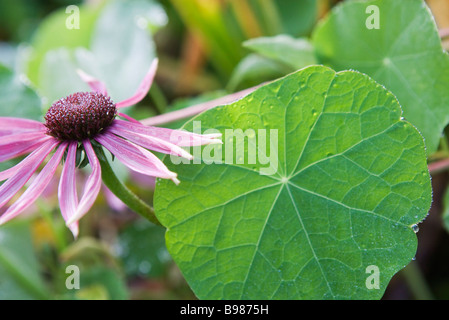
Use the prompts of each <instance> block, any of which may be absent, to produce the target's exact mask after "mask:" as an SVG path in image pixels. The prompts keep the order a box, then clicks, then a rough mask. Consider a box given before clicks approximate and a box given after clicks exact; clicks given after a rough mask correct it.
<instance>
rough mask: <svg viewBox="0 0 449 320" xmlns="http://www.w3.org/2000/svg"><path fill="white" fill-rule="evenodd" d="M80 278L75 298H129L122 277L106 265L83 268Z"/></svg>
mask: <svg viewBox="0 0 449 320" xmlns="http://www.w3.org/2000/svg"><path fill="white" fill-rule="evenodd" d="M80 280H81V283H80V290H78V291H76V292H75V297H76V298H77V299H82V300H84V299H86V300H126V299H128V298H129V293H128V290H127V288H126V284H125V281H124V279H123V277H122V276H121V275H119V274H117V273H116V272H115V271H113V270H111V269H109V268H107V267H104V266H97V267H92V268H88V269H86V270H84V269H83V270H81V277H80Z"/></svg>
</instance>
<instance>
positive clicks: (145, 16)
mask: <svg viewBox="0 0 449 320" xmlns="http://www.w3.org/2000/svg"><path fill="white" fill-rule="evenodd" d="M164 19H165V20H166V19H167V18H166V15H165V12H164V11H163V9H162V7H161V6H160V5H159V4H157V3H155V2H154V1H146V0H136V1H131V2H130V1H123V0H122V1H113V2H111V3H109V4H108V5H106V6H105V8H104V10H103V11H102V12H101V14H100V16H99V18H98V20H97V22H96V24H95V29H94V31H93V35H92V41H91V45H90V50H86V49H78V50H76V52H75V55H76V58H77V61H78V65H79V67H80V68H81V69H83V70H84V71H86V72H88V73H90V74H92V75H94V76H96V77H97V78H98V79H101V80H102V81H104V82H105V84H106V87H107V88H108V93H109V94H110V95H111V97H112V98H113V99H114V101H117V102H118V101H122V100H125V99H127V98H129V97H130V96H132V95H133V94H134V93H135V92H136V90H137V87H138V86H139V84H140V82H141V81H142V79H143V78H144V76H145V74H146V73H147V72H148V69H149V67H150V64H151V62H152V61H153V59H154V58H155V57H156V52H155V47H154V43H153V40H152V37H151V33H150V32H149V28H150V26H152V25H153V24H151V22H153V23H155V24H156V23H158V24H161V25H162V24H163V21H164ZM117 21H120V23H117Z"/></svg>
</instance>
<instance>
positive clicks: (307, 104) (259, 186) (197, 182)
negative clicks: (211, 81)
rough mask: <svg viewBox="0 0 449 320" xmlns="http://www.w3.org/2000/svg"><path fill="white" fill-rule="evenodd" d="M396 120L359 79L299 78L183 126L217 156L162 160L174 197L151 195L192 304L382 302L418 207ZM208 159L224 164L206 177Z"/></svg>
mask: <svg viewBox="0 0 449 320" xmlns="http://www.w3.org/2000/svg"><path fill="white" fill-rule="evenodd" d="M401 113H402V112H401V108H400V106H399V104H398V102H397V100H396V98H395V97H394V95H393V94H391V93H390V92H388V91H387V90H386V89H385V88H384V87H382V86H381V85H379V84H377V83H376V82H374V81H373V80H372V79H371V78H369V77H368V76H366V75H364V74H361V73H358V72H355V71H343V72H338V73H336V72H335V71H333V70H332V69H329V68H327V67H324V66H312V67H308V68H305V69H302V70H299V71H298V72H296V73H293V74H291V75H289V76H287V77H285V78H282V79H280V80H278V81H275V82H273V83H271V84H268V85H265V86H263V87H261V88H259V89H257V90H256V91H255V92H253V93H251V94H250V95H248V96H246V97H245V98H243V99H241V100H239V101H237V102H235V103H233V104H230V105H227V106H220V107H217V108H214V109H211V110H209V111H207V112H205V113H203V114H201V115H199V116H197V117H196V118H193V119H192V120H191V121H190V122H188V123H186V125H185V126H184V128H185V129H187V130H194V129H196V131H199V130H198V126H199V124H200V125H201V131H202V132H206V133H207V132H210V131H209V130H208V129H215V130H219V131H220V132H221V133H222V134H223V142H224V145H223V146H221V145H218V147H217V146H215V147H216V148H218V149H215V152H217V153H215V154H214V153H213V152H211V151H210V150H211V149H210V148H211V147H213V146H205V147H203V149H202V154H200V155H201V158H202V159H200V160H202V163H200V164H194V163H190V164H187V163H184V164H176V163H177V161H176V158H174V157H173V158H171V157H167V158H166V159H165V163H166V164H167V165H168V166H169V168H170V169H171V170H173V171H175V172H177V173H178V174H179V176H178V178H179V179H180V181H181V183H180V185H179V186H176V185H175V184H173V183H171V182H169V181H165V180H159V181H158V182H157V185H156V191H155V204H154V205H155V210H156V214H157V217H158V219H159V220H160V222H161V223H162V224H163V225H164V226H166V227H167V232H166V242H167V249H168V250H169V252H170V254H171V255H172V257H173V259H174V260H175V262H176V263H177V264H178V266H179V267H180V269H181V271H182V272H183V274H184V276H185V278H186V279H187V281H188V283H189V285H190V286H191V288H192V289H193V291H194V292H195V294H196V295H197V296H198V297H199V298H201V299H374V298H380V297H382V295H383V293H384V290H385V288H386V286H387V284H388V282H389V281H390V279H391V277H392V276H393V275H394V274H395V273H396V272H398V271H399V270H400V269H402V268H403V267H404V266H405V265H407V264H408V263H409V262H410V261H411V259H412V258H413V257H414V255H415V253H416V248H417V238H416V235H415V233H414V231H413V227H412V226H413V225H414V224H416V223H418V222H419V221H421V220H422V219H423V218H424V217H425V216H426V215H427V212H428V210H429V207H430V203H431V185H430V177H429V173H428V170H427V166H426V154H425V149H424V142H423V138H422V136H421V135H420V134H419V132H418V131H417V130H416V129H415V127H413V126H412V125H411V124H410V123H409V122H407V121H405V120H402V119H401ZM238 129H241V130H242V131H243V132H244V133H246V138H245V139H243V138H234V137H233V136H232V135H231V133H237V131H234V130H238ZM227 130H228V131H227ZM276 130H277V131H276ZM264 132H265V133H266V135H265V137H266V139H264V134H263V133H264ZM276 133H277V134H276ZM237 135H238V134H237ZM237 135H236V136H237ZM264 140H265V143H264ZM242 149H243V150H244V151H245V152H244V153H243V157H244V161H241V160H242V159H241V156H242V155H241V154H240V155H239V151H240V150H242ZM256 149H257V150H258V151H259V153H258V155H257V157H256V161H255V162H254V163H253V164H251V163H249V160H248V158H250V157H249V156H250V155H251V154H248V153H247V152H248V151H249V150H253V151H254V150H256ZM218 150H221V151H222V154H221V160H223V161H222V162H223V163H222V164H219V163H215V164H207V163H210V160H212V159H213V158H215V156H216V154H219V153H218ZM267 150H268V151H267ZM200 151H201V150H200ZM192 152H193V153H194V154H196V156H197V157H198V156H199V154H198V152H197V150H192ZM195 152H196V153H195ZM230 152H232V154H231V155H232V160H231V156H229V155H230ZM208 155H210V156H208ZM226 157H228V158H226ZM234 158H235V159H234ZM265 158H269V159H270V161H269V162H267V161H266V160H267V159H265ZM226 159H228V160H227V161H226ZM197 160H198V159H195V160H194V161H197ZM216 160H217V159H216ZM216 162H219V161H218V160H217V161H216ZM239 163H242V164H239ZM268 168H271V171H272V172H269V171H270V170H269V169H268ZM274 169H277V170H274ZM261 172H264V173H265V174H264V175H263V174H261ZM269 174H271V175H269ZM373 266H374V267H373ZM373 270H374V271H373ZM376 270H377V271H378V274H377V276H378V280H379V281H378V284H379V287H378V288H379V289H376V288H375V287H373V286H374V285H376V281H374V280H373V279H372V278H369V277H370V276H373V277H376V275H375V274H374V275H373V274H372V273H371V272H375V271H376ZM372 280H373V282H372ZM367 283H368V286H367Z"/></svg>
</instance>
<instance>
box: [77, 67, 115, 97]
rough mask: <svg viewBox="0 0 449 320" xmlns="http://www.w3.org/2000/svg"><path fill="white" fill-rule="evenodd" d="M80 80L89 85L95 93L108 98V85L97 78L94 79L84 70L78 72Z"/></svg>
mask: <svg viewBox="0 0 449 320" xmlns="http://www.w3.org/2000/svg"><path fill="white" fill-rule="evenodd" d="M76 72H77V73H78V75H79V76H80V78H81V79H82V80H83V81H84V82H86V83H87V85H88V86H89V87H90V88H91V89H92V90H93V91H95V92H98V93H101V94H102V95H105V96H107V95H108V90H107V89H106V85H105V84H104V83H103V82H101V81H100V80H98V79H97V78H94V77H92V76H91V75H89V74H87V73H85V72H84V71H83V70H80V69H78V70H76Z"/></svg>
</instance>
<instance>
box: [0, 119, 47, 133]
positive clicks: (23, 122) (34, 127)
mask: <svg viewBox="0 0 449 320" xmlns="http://www.w3.org/2000/svg"><path fill="white" fill-rule="evenodd" d="M45 130H46V127H45V126H44V124H43V123H41V122H39V121H34V120H29V119H22V118H11V117H0V136H4V135H8V134H15V133H20V132H26V131H45Z"/></svg>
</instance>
